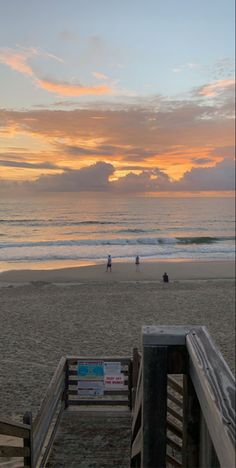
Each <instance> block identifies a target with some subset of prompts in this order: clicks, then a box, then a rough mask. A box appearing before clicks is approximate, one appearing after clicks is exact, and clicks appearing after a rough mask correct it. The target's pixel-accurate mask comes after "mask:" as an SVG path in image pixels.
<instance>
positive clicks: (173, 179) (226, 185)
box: [0, 0, 234, 193]
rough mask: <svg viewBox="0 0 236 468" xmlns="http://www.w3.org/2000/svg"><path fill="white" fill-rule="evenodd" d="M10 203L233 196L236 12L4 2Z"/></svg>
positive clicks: (197, 6) (1, 171) (2, 121)
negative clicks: (64, 194)
mask: <svg viewBox="0 0 236 468" xmlns="http://www.w3.org/2000/svg"><path fill="white" fill-rule="evenodd" d="M0 82H1V86H0V191H4V192H5V191H6V192H8V191H12V190H13V191H19V190H23V191H24V190H31V191H81V190H83V191H86V190H91V191H92V190H93V191H94V190H102V191H103V190H105V191H106V190H112V191H114V192H118V193H120V192H121V193H124V192H130V191H131V192H171V191H180V192H184V191H186V192H191V191H193V192H196V191H204V192H206V191H212V192H215V191H217V192H218V193H219V192H223V191H231V190H233V188H234V180H233V177H234V161H233V158H234V0H204V1H203V0H199V1H198V2H193V1H189V0H188V1H187V0H179V1H177V0H146V1H144V0H119V1H115V0H83V1H82V0H68V1H65V0H41V1H38V0H8V1H4V0H0Z"/></svg>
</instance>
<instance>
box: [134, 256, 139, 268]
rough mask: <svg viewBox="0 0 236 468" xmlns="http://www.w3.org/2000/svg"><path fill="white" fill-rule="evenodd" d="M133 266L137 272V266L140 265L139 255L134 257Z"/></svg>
mask: <svg viewBox="0 0 236 468" xmlns="http://www.w3.org/2000/svg"><path fill="white" fill-rule="evenodd" d="M135 265H136V271H139V265H140V258H139V255H136V257H135Z"/></svg>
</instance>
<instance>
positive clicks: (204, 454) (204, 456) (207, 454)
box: [198, 413, 234, 468]
mask: <svg viewBox="0 0 236 468" xmlns="http://www.w3.org/2000/svg"><path fill="white" fill-rule="evenodd" d="M199 446H200V450H199V464H198V466H201V467H202V466H203V467H208V466H210V467H213V468H220V463H219V460H218V458H217V455H216V452H215V449H214V447H213V444H212V440H211V436H210V434H209V431H208V428H207V424H206V421H205V419H204V417H203V414H202V413H201V422H200V441H199ZM222 468H231V466H230V467H222ZM233 468H234V467H233Z"/></svg>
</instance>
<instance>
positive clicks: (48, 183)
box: [0, 159, 235, 193]
mask: <svg viewBox="0 0 236 468" xmlns="http://www.w3.org/2000/svg"><path fill="white" fill-rule="evenodd" d="M114 173H115V168H114V166H113V165H112V164H109V163H105V162H103V161H100V162H98V163H96V164H93V165H91V166H88V167H86V168H82V169H79V170H65V171H64V172H63V173H62V174H52V175H42V176H40V177H39V178H38V179H37V180H35V181H33V182H32V181H31V182H29V181H25V182H21V183H19V182H11V181H7V180H1V178H0V190H1V191H2V192H3V191H9V190H11V191H14V192H26V191H29V192H80V191H93V192H94V191H103V192H104V191H108V192H111V191H112V192H118V193H130V192H133V193H136V192H138V193H141V192H145V193H146V192H171V191H175V192H178V191H180V192H184V191H187V192H194V191H195V192H199V191H219V190H220V191H231V190H234V186H235V177H234V174H235V164H234V160H232V159H225V160H223V161H221V162H220V163H219V164H217V165H216V166H215V167H209V168H206V169H205V168H204V169H203V168H193V169H192V170H191V171H187V172H186V173H185V174H184V176H183V177H182V178H181V179H180V180H178V181H173V180H171V179H170V177H169V176H168V175H167V174H166V173H165V172H164V171H162V170H161V169H159V168H153V169H151V170H143V171H141V172H140V173H139V174H134V173H133V172H130V173H129V174H127V175H126V176H124V177H120V178H119V179H118V180H112V179H111V177H112V176H114Z"/></svg>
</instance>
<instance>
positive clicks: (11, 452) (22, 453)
mask: <svg viewBox="0 0 236 468" xmlns="http://www.w3.org/2000/svg"><path fill="white" fill-rule="evenodd" d="M29 455H30V448H29V447H13V446H11V445H0V457H28V456H29Z"/></svg>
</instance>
